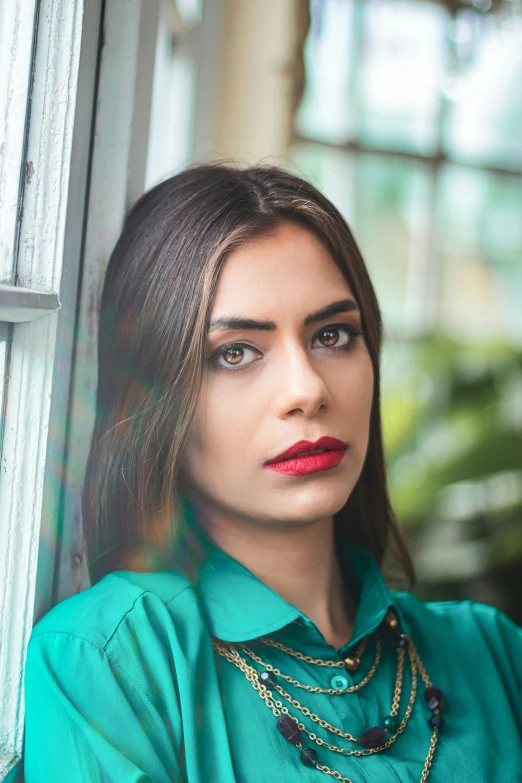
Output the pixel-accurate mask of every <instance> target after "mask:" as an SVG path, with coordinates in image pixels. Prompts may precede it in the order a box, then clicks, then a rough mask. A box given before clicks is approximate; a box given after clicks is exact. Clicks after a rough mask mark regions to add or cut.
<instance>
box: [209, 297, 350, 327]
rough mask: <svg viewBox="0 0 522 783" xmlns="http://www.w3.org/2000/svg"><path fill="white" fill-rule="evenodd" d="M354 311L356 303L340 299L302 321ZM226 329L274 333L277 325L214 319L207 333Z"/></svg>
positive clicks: (266, 322) (239, 317) (233, 319)
mask: <svg viewBox="0 0 522 783" xmlns="http://www.w3.org/2000/svg"><path fill="white" fill-rule="evenodd" d="M354 311H356V312H359V307H358V306H357V302H355V301H354V300H353V299H341V300H339V301H338V302H332V303H331V304H329V305H326V306H325V307H321V309H320V310H316V312H315V313H310V314H309V315H307V316H306V318H305V319H304V321H303V324H304V325H305V326H309V325H310V324H314V323H317V322H318V321H323V320H324V319H325V318H330V317H331V316H333V315H339V313H350V312H354ZM227 329H241V330H252V331H259V332H275V331H276V330H277V324H276V323H275V321H257V320H255V319H254V318H243V317H241V316H233V317H230V318H227V317H222V318H214V320H212V321H211V322H210V324H209V328H208V333H210V332H215V331H220V332H224V331H226V330H227Z"/></svg>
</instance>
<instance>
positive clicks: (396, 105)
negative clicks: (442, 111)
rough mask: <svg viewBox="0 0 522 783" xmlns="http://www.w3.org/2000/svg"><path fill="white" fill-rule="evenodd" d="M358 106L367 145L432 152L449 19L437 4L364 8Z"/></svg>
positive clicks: (412, 0) (383, 3)
mask: <svg viewBox="0 0 522 783" xmlns="http://www.w3.org/2000/svg"><path fill="white" fill-rule="evenodd" d="M363 9H364V16H363V32H362V41H361V49H360V64H359V74H360V75H359V79H358V82H357V84H358V92H359V97H358V103H359V108H360V116H361V126H360V137H361V140H362V141H364V142H365V143H366V144H371V145H376V146H384V147H387V148H389V147H393V148H396V149H404V150H412V151H416V152H420V153H431V152H434V151H435V150H436V148H437V144H438V129H437V122H438V117H439V108H440V87H441V83H442V78H443V72H444V63H445V36H446V25H447V21H448V13H447V11H446V10H445V9H444V8H443V7H442V5H438V4H437V3H427V2H426V3H424V2H417V1H416V0H366V1H365V2H364V3H363Z"/></svg>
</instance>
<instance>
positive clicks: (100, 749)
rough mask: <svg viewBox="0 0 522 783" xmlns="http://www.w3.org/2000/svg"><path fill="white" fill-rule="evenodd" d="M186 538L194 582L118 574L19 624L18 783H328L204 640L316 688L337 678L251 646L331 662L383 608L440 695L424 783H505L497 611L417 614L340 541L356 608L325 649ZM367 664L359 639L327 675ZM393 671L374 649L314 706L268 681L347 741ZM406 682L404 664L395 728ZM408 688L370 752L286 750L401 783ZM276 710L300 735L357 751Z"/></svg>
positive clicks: (422, 719) (517, 690)
mask: <svg viewBox="0 0 522 783" xmlns="http://www.w3.org/2000/svg"><path fill="white" fill-rule="evenodd" d="M201 541H202V542H203V543H204V555H203V557H202V558H201V560H200V563H201V567H199V566H198V568H197V570H196V571H195V572H194V573H195V574H196V575H195V576H194V575H191V576H190V578H189V576H188V575H187V573H188V572H187V571H186V569H183V570H181V567H180V568H173V569H172V570H171V571H168V572H165V571H164V572H161V573H134V572H128V571H117V572H114V573H111V574H109V575H107V576H105V577H104V578H103V579H102V580H101V581H100V582H98V583H97V584H95V585H94V586H92V587H90V588H89V589H87V590H85V591H84V592H82V593H80V594H78V595H75V596H72V597H70V598H68V599H66V600H65V601H62V602H61V603H59V604H58V605H56V606H55V607H54V608H53V609H52V610H51V611H50V612H48V613H47V615H45V616H44V617H43V618H42V619H41V620H40V622H38V623H37V624H36V626H35V628H34V629H33V633H32V636H31V640H30V643H29V648H28V655H27V663H26V671H25V714H26V723H25V750H24V772H25V780H26V781H27V783H42V782H43V781H46V782H50V781H52V782H53V783H61V782H62V781H63V783H80V781H82V783H84V782H85V781H89V783H98V782H99V783H101V781H103V782H104V783H106V781H118V782H119V783H131V781H132V783H137V782H138V781H139V782H140V783H145V781H155V783H166V782H167V781H189V782H190V783H209V782H210V781H215V783H233V782H235V781H237V782H238V783H239V782H241V783H243V781H248V783H274V781H286V783H293V781H296V780H299V781H320V780H325V781H326V780H330V779H332V780H333V778H331V777H330V776H328V777H326V776H325V775H324V774H323V773H321V772H320V771H319V770H317V769H314V768H309V767H306V766H304V765H303V764H302V762H301V761H300V759H299V755H300V752H299V750H298V749H296V748H295V747H294V746H293V745H291V744H289V743H288V742H287V741H286V740H285V739H284V738H283V736H282V735H281V734H280V733H279V731H278V730H277V718H275V717H274V715H273V714H272V712H271V711H270V710H269V709H268V707H267V706H266V704H265V703H264V701H263V700H262V699H261V698H260V697H259V695H258V693H257V692H256V691H255V690H254V688H253V687H252V686H251V684H250V683H249V682H248V680H247V679H246V678H245V676H244V675H243V674H242V672H240V671H239V669H237V668H236V667H235V666H234V665H233V664H231V663H229V662H228V661H226V660H225V659H224V658H221V657H219V656H217V655H216V654H215V653H214V651H213V649H212V646H211V639H210V635H209V634H213V635H215V636H217V637H219V638H220V639H223V640H225V641H234V642H248V643H249V646H250V647H251V648H252V649H253V650H255V652H256V653H257V654H259V655H260V656H261V657H262V658H263V659H264V660H265V661H267V662H269V663H271V664H272V665H274V666H277V667H279V668H280V669H281V671H283V672H285V673H287V674H289V675H291V676H292V677H294V678H295V679H297V680H299V681H301V682H305V683H309V684H311V685H315V686H319V687H331V685H330V681H331V678H332V675H333V674H337V673H339V672H341V670H339V669H331V668H326V667H324V668H323V667H318V666H312V665H310V664H307V663H303V662H301V661H299V660H298V659H296V658H293V657H290V656H288V655H286V654H285V653H284V652H282V651H280V650H277V649H276V648H273V647H271V646H270V647H269V646H267V645H263V644H262V643H261V642H260V641H252V640H255V639H256V638H257V637H259V636H261V635H268V636H270V638H272V639H275V640H279V641H281V642H283V643H284V644H287V645H288V646H291V647H293V648H294V649H298V650H300V651H302V652H303V653H305V654H307V655H311V656H313V657H318V658H324V659H326V660H332V661H333V660H340V659H341V658H344V657H346V656H347V655H349V654H350V653H351V652H353V650H354V648H355V647H356V646H357V643H358V642H359V641H360V640H361V639H362V638H363V637H364V636H366V635H368V634H370V633H371V632H372V631H374V630H375V629H376V628H377V627H378V626H379V624H380V623H381V621H382V620H383V618H384V616H385V614H386V611H387V609H388V607H390V606H393V607H395V608H396V610H397V613H398V615H399V618H400V621H401V623H402V625H403V629H404V631H405V632H407V633H409V634H411V636H412V638H413V640H414V642H415V644H416V645H417V649H418V651H419V653H420V656H421V659H422V661H423V663H424V665H425V667H426V669H427V672H428V675H429V676H430V678H431V680H432V681H433V684H434V685H435V686H437V687H439V688H440V689H441V690H442V691H443V693H444V695H445V697H446V705H445V708H444V712H443V714H444V717H445V719H446V726H445V727H444V729H443V730H442V731H441V733H440V738H439V742H438V746H437V750H436V753H435V759H434V762H433V765H432V768H431V771H430V773H429V778H428V779H429V781H430V782H431V781H432V783H448V782H450V781H459V783H466V782H467V781H469V782H470V783H471V782H473V783H493V781H503V783H510V782H512V783H515V781H518V782H520V781H522V628H521V627H519V626H518V625H516V624H515V623H514V622H512V621H511V620H510V619H509V618H508V617H507V616H506V615H505V614H503V613H502V612H501V611H499V610H497V609H496V608H493V607H491V606H489V605H485V604H482V603H479V602H475V601H449V602H422V601H420V600H419V599H418V598H416V597H415V596H414V595H413V594H410V593H407V592H402V591H394V590H389V589H388V588H387V586H386V584H385V582H384V580H383V578H382V576H381V573H380V571H379V568H378V567H377V564H376V563H375V561H374V559H373V558H372V556H371V554H370V553H369V551H368V550H366V549H364V548H363V547H360V546H358V545H356V544H355V543H354V542H350V541H346V543H345V545H344V546H343V547H342V550H341V552H340V557H341V562H342V563H343V567H344V568H346V569H347V574H348V575H349V577H350V579H351V582H352V584H353V585H354V587H355V589H356V591H357V592H356V595H357V600H358V608H357V613H356V617H355V623H354V631H353V636H352V638H351V640H350V641H349V643H348V644H346V645H345V646H344V647H341V648H340V649H339V650H337V649H335V648H334V647H333V646H331V645H330V644H328V643H327V642H326V641H325V639H324V637H323V635H322V634H321V632H320V631H319V629H318V628H317V627H316V626H315V624H314V623H313V622H312V621H311V620H310V619H309V618H308V617H307V616H306V615H304V614H303V613H302V612H301V611H300V610H299V609H298V608H297V607H295V606H293V605H292V604H290V603H288V602H287V601H285V600H284V599H283V598H282V597H281V596H280V595H278V594H277V593H276V592H274V591H273V590H272V589H271V588H270V587H268V586H267V585H265V584H264V583H263V582H262V581H261V580H260V579H258V578H257V577H256V576H255V575H254V574H253V573H252V572H251V571H249V570H248V569H246V568H245V567H244V566H243V565H241V564H240V563H239V562H238V561H237V560H234V559H233V558H232V557H230V556H229V555H227V554H226V553H225V552H223V551H222V550H220V549H219V548H218V547H216V546H214V545H213V544H212V543H211V542H209V541H208V540H207V539H201ZM374 652H375V648H374V646H373V642H370V643H369V644H368V646H367V648H366V650H365V652H364V655H363V657H362V661H361V665H360V667H359V670H358V671H357V672H355V673H354V674H348V673H347V672H341V673H342V674H343V675H344V676H346V677H347V679H348V681H349V684H350V685H352V684H355V683H356V682H359V681H360V680H361V678H362V676H363V675H364V674H365V673H366V672H367V671H368V670H369V668H370V666H371V663H372V660H373V656H374ZM248 662H249V663H250V664H251V665H253V666H257V664H255V663H254V662H253V661H252V660H251V659H248ZM396 662H397V653H396V651H395V650H394V649H393V648H392V646H391V645H390V644H389V643H387V642H386V640H383V651H382V659H381V663H380V664H379V666H378V668H377V672H376V674H375V676H374V677H373V679H372V680H371V681H370V682H369V683H368V685H367V686H366V687H364V688H362V689H361V690H360V691H357V692H354V693H348V694H344V695H328V694H313V693H309V692H307V691H304V690H303V689H298V688H297V687H295V686H293V685H291V684H288V683H286V682H283V683H282V684H283V685H284V687H285V689H286V690H287V691H288V692H289V693H291V694H292V696H294V697H295V698H297V699H298V700H299V701H300V702H301V703H302V704H304V705H305V706H307V707H309V708H310V709H311V711H312V712H313V713H316V714H318V715H319V717H321V718H324V719H325V720H327V721H328V722H329V723H331V724H333V725H334V726H337V727H339V728H340V729H341V730H342V731H344V732H350V733H352V734H353V735H354V736H360V735H361V734H362V733H363V732H364V731H365V730H366V729H367V728H368V727H370V726H374V725H378V724H381V725H382V720H383V718H384V717H385V716H386V715H388V714H389V711H390V707H391V699H392V694H393V687H394V683H395V675H396ZM410 683H411V672H410V669H409V666H408V663H407V658H406V665H405V677H404V687H403V695H402V697H401V706H400V712H399V714H400V716H402V715H403V713H404V711H405V709H406V704H407V700H408V697H409V694H410ZM423 691H424V686H423V684H422V681H421V680H420V678H419V688H418V693H417V698H416V701H415V705H414V708H413V712H412V715H411V717H410V720H409V723H408V725H407V726H406V729H405V731H404V733H402V734H401V735H399V737H398V738H397V740H396V742H395V743H394V744H393V745H392V746H391V747H390V748H389V749H387V750H385V751H383V752H380V753H375V754H373V755H369V756H363V757H355V756H349V757H345V756H343V755H341V754H340V753H335V752H334V751H332V750H329V749H326V748H324V747H320V746H318V745H316V744H315V743H314V742H313V741H311V740H310V739H309V738H308V737H307V736H306V735H305V734H304V735H303V745H304V746H308V747H314V748H315V750H316V751H317V752H318V754H319V762H320V763H321V764H325V765H327V766H328V767H330V768H332V769H336V770H339V771H340V772H341V774H342V775H343V776H344V777H346V778H350V779H351V780H352V781H353V783H362V782H363V781H374V782H377V783H397V781H401V783H410V782H411V783H417V781H419V780H420V778H421V772H422V769H423V765H424V762H425V759H426V755H427V752H428V748H429V743H430V737H431V730H430V729H429V727H428V718H429V716H430V715H431V713H430V712H429V709H428V707H427V705H426V704H425V701H424V698H423ZM277 698H281V697H280V696H279V694H278V695H277ZM285 704H287V706H288V707H289V709H290V713H291V714H292V715H295V716H298V717H299V719H300V720H302V722H303V723H304V724H305V726H306V727H307V728H308V729H309V730H310V731H314V732H315V733H316V734H317V736H319V737H322V738H323V739H325V740H326V741H328V742H330V743H331V744H333V745H336V746H338V747H343V746H344V747H350V748H358V747H359V748H360V746H358V745H355V744H354V743H353V742H348V741H345V740H343V739H342V738H340V737H337V736H336V735H334V734H332V733H331V732H328V731H327V730H326V729H323V728H321V727H320V726H319V725H318V724H317V723H313V722H312V721H310V720H309V719H308V718H306V717H305V716H303V715H302V714H301V713H300V712H299V711H298V710H297V709H296V708H294V707H292V706H291V705H289V704H288V703H286V702H285Z"/></svg>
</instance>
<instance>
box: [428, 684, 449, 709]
mask: <svg viewBox="0 0 522 783" xmlns="http://www.w3.org/2000/svg"><path fill="white" fill-rule="evenodd" d="M424 698H425V699H426V704H427V705H428V707H429V708H430V710H436V709H437V708H438V709H439V710H442V709H443V708H444V696H443V694H442V691H440V690H439V689H438V688H426V690H425V691H424Z"/></svg>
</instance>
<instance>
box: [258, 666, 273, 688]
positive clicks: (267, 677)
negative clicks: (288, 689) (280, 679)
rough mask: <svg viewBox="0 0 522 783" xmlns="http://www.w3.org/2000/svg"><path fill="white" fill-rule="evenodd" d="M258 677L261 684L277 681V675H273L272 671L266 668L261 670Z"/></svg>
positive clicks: (271, 683) (270, 683)
mask: <svg viewBox="0 0 522 783" xmlns="http://www.w3.org/2000/svg"><path fill="white" fill-rule="evenodd" d="M259 679H260V680H261V682H262V683H263V685H267V686H268V685H275V684H276V682H277V677H276V676H275V674H274V672H270V671H268V669H267V670H266V671H264V672H262V673H261V674H260V675H259Z"/></svg>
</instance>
